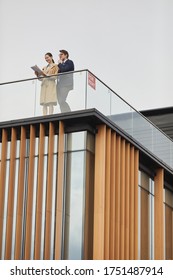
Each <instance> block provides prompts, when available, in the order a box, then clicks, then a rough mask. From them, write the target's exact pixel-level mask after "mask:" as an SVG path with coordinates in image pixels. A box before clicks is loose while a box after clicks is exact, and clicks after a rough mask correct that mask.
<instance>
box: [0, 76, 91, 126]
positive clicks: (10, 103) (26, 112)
mask: <svg viewBox="0 0 173 280" xmlns="http://www.w3.org/2000/svg"><path fill="white" fill-rule="evenodd" d="M60 77H61V80H62V77H63V78H64V81H65V83H63V86H62V83H61V87H60V88H58V87H57V81H58V80H59V78H60ZM68 80H73V85H72V84H70V85H69V84H68V83H66V81H68ZM50 84H51V85H50ZM52 86H53V87H55V88H54V90H55V91H56V93H55V94H57V95H58V94H59V92H60V91H61V94H62V92H63V93H64V92H65V93H67V94H66V98H61V101H60V99H59V101H60V104H59V103H58V102H57V105H55V106H54V110H53V113H54V114H57V113H61V112H62V113H64V112H69V111H76V110H83V109H85V107H86V106H85V101H86V71H78V72H73V73H65V74H60V75H58V76H52V77H51V78H42V79H36V78H33V79H28V80H25V81H17V82H12V83H6V84H1V85H0V121H8V120H14V119H21V118H28V117H36V116H42V115H43V106H41V105H40V95H41V91H42V90H43V87H45V88H44V90H47V89H46V87H47V88H50V90H52V89H51V88H52ZM62 88H63V91H62ZM63 97H64V95H63ZM60 105H61V106H60ZM47 111H48V112H47V113H48V114H49V109H48V110H47Z"/></svg>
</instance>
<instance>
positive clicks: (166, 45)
mask: <svg viewBox="0 0 173 280" xmlns="http://www.w3.org/2000/svg"><path fill="white" fill-rule="evenodd" d="M172 15H173V1H172V0H83V1H82V0H73V1H72V0H63V1H60V0H49V1H41V0H30V1H26V0H15V1H12V0H11V1H10V0H0V37H1V44H0V60H1V63H0V82H5V81H12V80H20V79H24V78H30V77H34V75H33V72H32V70H31V69H30V66H31V65H34V64H38V65H39V66H44V65H45V61H44V54H45V53H46V52H48V51H49V52H52V54H53V55H54V59H55V60H56V61H57V58H58V53H59V49H61V48H64V49H67V50H68V51H69V53H70V58H71V59H73V60H74V62H75V68H76V70H79V69H86V68H87V69H89V70H90V71H91V72H93V73H94V74H95V75H96V76H98V78H100V79H101V80H103V81H104V82H105V83H106V84H107V85H108V86H110V87H111V88H112V89H113V90H114V91H116V92H117V93H118V94H119V95H120V96H121V97H122V98H124V99H125V100H127V102H129V103H130V104H131V105H132V106H134V107H135V108H136V109H137V110H140V109H147V108H155V107H166V106H172V100H173V98H172V92H173V84H172V73H173V69H172V68H173V54H172V50H173V36H172V33H173V32H172V28H173V16H172Z"/></svg>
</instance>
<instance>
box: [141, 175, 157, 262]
mask: <svg viewBox="0 0 173 280" xmlns="http://www.w3.org/2000/svg"><path fill="white" fill-rule="evenodd" d="M138 238H139V259H154V181H153V180H152V179H151V178H150V177H149V176H148V175H147V174H146V173H144V172H142V171H139V235H138Z"/></svg>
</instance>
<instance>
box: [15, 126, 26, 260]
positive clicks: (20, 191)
mask: <svg viewBox="0 0 173 280" xmlns="http://www.w3.org/2000/svg"><path fill="white" fill-rule="evenodd" d="M25 157H26V130H25V128H24V127H21V140H20V158H19V160H20V165H19V181H18V195H17V217H16V246H15V259H16V260H19V259H20V258H21V243H22V218H23V199H24V176H25Z"/></svg>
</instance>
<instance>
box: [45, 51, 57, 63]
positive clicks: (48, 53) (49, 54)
mask: <svg viewBox="0 0 173 280" xmlns="http://www.w3.org/2000/svg"><path fill="white" fill-rule="evenodd" d="M45 55H48V56H50V57H51V58H52V62H53V63H55V61H54V60H53V55H52V54H51V53H50V52H47V53H46V54H45Z"/></svg>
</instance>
